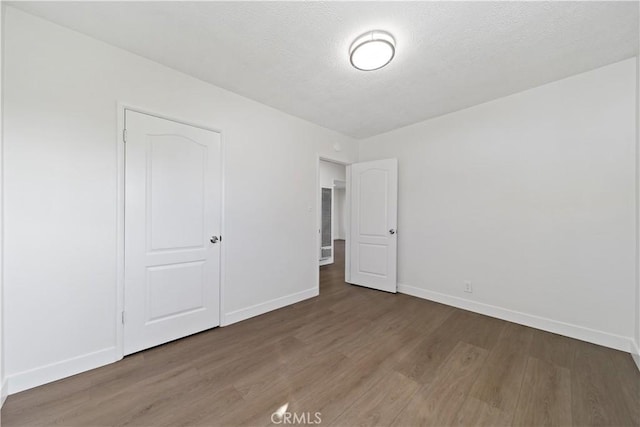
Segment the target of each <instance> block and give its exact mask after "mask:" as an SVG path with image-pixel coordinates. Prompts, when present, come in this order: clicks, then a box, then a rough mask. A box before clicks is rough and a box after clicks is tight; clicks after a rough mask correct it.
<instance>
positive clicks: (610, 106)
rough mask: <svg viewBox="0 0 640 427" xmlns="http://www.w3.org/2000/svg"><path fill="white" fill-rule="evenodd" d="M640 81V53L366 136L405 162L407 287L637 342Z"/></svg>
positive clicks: (552, 326) (618, 341) (402, 222)
mask: <svg viewBox="0 0 640 427" xmlns="http://www.w3.org/2000/svg"><path fill="white" fill-rule="evenodd" d="M635 85H636V59H635V58H632V59H629V60H626V61H622V62H619V63H616V64H613V65H610V66H607V67H604V68H600V69H597V70H594V71H590V72H587V73H583V74H580V75H576V76H573V77H570V78H567V79H564V80H561V81H557V82H554V83H551V84H547V85H544V86H541V87H538V88H535V89H531V90H528V91H525V92H522V93H519V94H515V95H512V96H509V97H505V98H502V99H499V100H496V101H493V102H489V103H486V104H483V105H479V106H475V107H472V108H469V109H466V110H463V111H459V112H456V113H452V114H449V115H446V116H442V117H439V118H436V119H432V120H428V121H425V122H422V123H419V124H416V125H412V126H409V127H406V128H403V129H399V130H396V131H393V132H389V133H387V134H384V135H379V136H376V137H372V138H369V139H367V140H364V141H361V142H360V160H362V161H366V160H373V159H381V158H388V157H397V158H398V159H399V180H400V187H399V224H398V230H399V233H398V239H399V249H398V260H399V261H398V267H399V282H400V283H401V284H402V286H400V289H401V290H402V291H404V292H408V293H413V294H415V295H419V296H422V297H426V298H431V299H436V300H439V301H443V302H446V303H449V304H453V305H458V306H461V307H466V308H469V309H473V310H476V311H480V312H484V313H487V314H492V315H495V316H500V317H503V318H508V319H510V320H514V321H519V322H521V323H526V324H530V325H533V326H537V327H542V328H546V329H549V330H554V331H556V332H559V333H564V334H567V335H571V336H575V337H578V338H581V339H585V340H590V341H594V342H599V343H600V344H603V345H609V346H612V347H617V348H622V349H624V350H626V351H629V350H630V344H631V339H632V337H633V335H634V316H635V314H634V312H635V300H636V298H637V297H636V294H635V286H636V285H635V264H636V261H637V259H636V255H635V245H636V241H635V240H636V232H635V221H636V219H635V216H636V212H635V209H636V208H635V196H636V194H635V192H636V185H635V180H636V171H635V158H636V152H635V150H636V148H635V132H636V130H635V126H636V123H635V120H636V119H635V108H636V106H635V105H636V99H635V96H636V87H635ZM465 280H470V281H472V284H473V288H474V292H473V293H472V294H469V293H465V292H463V283H464V281H465Z"/></svg>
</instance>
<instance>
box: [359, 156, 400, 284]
mask: <svg viewBox="0 0 640 427" xmlns="http://www.w3.org/2000/svg"><path fill="white" fill-rule="evenodd" d="M347 189H348V191H349V193H348V196H347V197H348V204H349V217H350V221H349V223H350V226H349V239H348V240H347V242H348V248H347V258H348V259H347V262H346V269H347V271H346V276H347V277H346V280H347V282H349V283H353V284H356V285H361V286H367V287H369V288H373V289H379V290H381V291H387V292H394V293H395V292H396V289H397V278H396V270H397V255H396V254H397V230H396V223H397V216H398V160H397V159H385V160H376V161H373V162H364V163H354V164H352V165H351V166H349V167H347Z"/></svg>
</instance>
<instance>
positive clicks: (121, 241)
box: [114, 102, 227, 360]
mask: <svg viewBox="0 0 640 427" xmlns="http://www.w3.org/2000/svg"><path fill="white" fill-rule="evenodd" d="M127 110H129V111H133V112H136V113H142V114H147V115H149V116H153V117H157V118H159V119H163V120H170V121H172V122H177V123H180V124H184V125H187V126H193V127H197V128H200V129H204V130H208V131H211V132H216V133H218V134H220V169H221V170H220V174H221V182H220V185H221V187H222V188H221V189H220V194H221V200H220V235H221V236H225V235H226V233H225V200H226V193H225V188H226V179H225V178H226V163H227V162H226V156H225V149H224V147H225V144H224V134H223V132H222V131H221V130H220V129H219V128H216V127H212V126H209V125H207V124H202V123H198V122H193V121H190V120H185V119H183V118H180V117H175V116H171V115H168V114H163V113H158V112H157V111H156V110H153V109H149V108H144V107H139V106H135V105H132V104H128V103H125V102H118V103H117V107H116V117H117V120H116V126H117V132H116V147H117V177H116V183H117V184H116V312H115V313H114V314H115V324H116V343H115V344H116V345H115V347H116V357H117V360H121V359H122V358H123V357H124V321H123V314H124V266H125V252H124V248H125V234H124V233H125V224H124V218H125V215H124V210H125V184H126V182H125V153H126V150H125V142H124V129H125V114H126V111H127ZM225 248H226V245H224V244H221V247H220V271H219V274H220V294H219V312H220V319H218V321H219V324H220V326H226V323H225V315H224V310H223V307H224V278H225V274H224V272H225V260H226V249H225Z"/></svg>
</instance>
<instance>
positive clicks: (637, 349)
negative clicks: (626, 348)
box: [631, 342, 640, 371]
mask: <svg viewBox="0 0 640 427" xmlns="http://www.w3.org/2000/svg"><path fill="white" fill-rule="evenodd" d="M631 357H633V361H634V362H636V366H637V367H638V370H639V371H640V343H638V342H634V343H633V350H632V351H631Z"/></svg>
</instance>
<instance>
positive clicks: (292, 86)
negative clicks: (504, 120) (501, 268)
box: [12, 2, 638, 138]
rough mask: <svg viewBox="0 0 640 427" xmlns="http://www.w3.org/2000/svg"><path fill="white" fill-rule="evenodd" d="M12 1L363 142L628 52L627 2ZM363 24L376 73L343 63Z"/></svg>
mask: <svg viewBox="0 0 640 427" xmlns="http://www.w3.org/2000/svg"><path fill="white" fill-rule="evenodd" d="M12 5H13V6H15V7H17V8H20V9H22V10H24V11H27V12H29V13H32V14H34V15H38V16H41V17H43V18H45V19H48V20H50V21H53V22H56V23H58V24H61V25H63V26H66V27H69V28H72V29H74V30H77V31H80V32H82V33H85V34H88V35H90V36H92V37H95V38H97V39H100V40H103V41H105V42H107V43H110V44H112V45H115V46H118V47H121V48H123V49H126V50H128V51H130V52H133V53H136V54H139V55H141V56H144V57H146V58H149V59H151V60H154V61H156V62H159V63H161V64H165V65H167V66H169V67H171V68H174V69H176V70H180V71H182V72H185V73H187V74H190V75H192V76H195V77H197V78H200V79H202V80H204V81H207V82H210V83H213V84H215V85H217V86H220V87H223V88H225V89H228V90H230V91H233V92H236V93H239V94H241V95H244V96H246V97H248V98H252V99H254V100H257V101H259V102H262V103H264V104H267V105H271V106H273V107H275V108H277V109H280V110H282V111H285V112H287V113H290V114H292V115H295V116H298V117H301V118H304V119H307V120H309V121H311V122H314V123H317V124H319V125H322V126H325V127H327V128H330V129H334V130H337V131H339V132H342V133H344V134H347V135H350V136H353V137H356V138H363V137H368V136H371V135H375V134H378V133H381V132H385V131H389V130H392V129H395V128H398V127H401V126H405V125H408V124H411V123H415V122H418V121H421V120H425V119H428V118H430V117H435V116H438V115H442V114H445V113H448V112H451V111H455V110H459V109H462V108H465V107H468V106H471V105H475V104H479V103H482V102H485V101H489V100H491V99H495V98H499V97H501V96H505V95H508V94H511V93H515V92H518V91H522V90H525V89H528V88H531V87H535V86H538V85H540V84H543V83H546V82H550V81H553V80H557V79H560V78H563V77H566V76H569V75H572V74H576V73H580V72H583V71H587V70H590V69H593V68H597V67H600V66H603V65H606V64H610V63H613V62H616V61H619V60H622V59H625V58H629V57H631V56H634V55H636V54H637V53H638V3H637V2H557V3H556V2H450V3H438V2H18V3H12ZM371 29H383V30H387V31H389V32H391V33H392V34H393V35H394V36H395V38H396V41H397V53H396V57H395V59H394V60H393V62H392V63H391V64H390V65H389V66H387V67H386V68H383V69H382V70H378V71H373V72H362V71H357V70H355V69H354V68H352V67H351V65H350V64H349V59H348V48H349V44H350V43H351V41H353V39H354V38H356V37H357V36H358V35H360V34H361V33H363V32H365V31H367V30H371Z"/></svg>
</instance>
